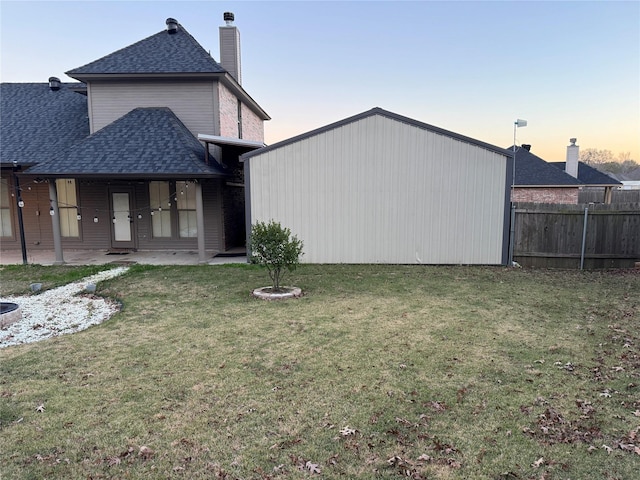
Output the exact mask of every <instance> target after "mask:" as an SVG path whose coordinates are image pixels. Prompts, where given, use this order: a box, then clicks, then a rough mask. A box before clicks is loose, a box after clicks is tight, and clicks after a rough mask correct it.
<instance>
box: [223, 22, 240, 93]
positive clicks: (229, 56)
mask: <svg viewBox="0 0 640 480" xmlns="http://www.w3.org/2000/svg"><path fill="white" fill-rule="evenodd" d="M223 18H224V21H225V23H226V25H225V26H223V27H220V65H222V68H224V69H225V70H226V71H227V72H229V73H230V74H231V76H232V77H233V78H235V79H236V81H237V82H238V83H239V84H242V73H241V71H240V32H239V31H238V28H237V27H236V26H235V25H233V20H234V16H233V13H231V12H224V16H223Z"/></svg>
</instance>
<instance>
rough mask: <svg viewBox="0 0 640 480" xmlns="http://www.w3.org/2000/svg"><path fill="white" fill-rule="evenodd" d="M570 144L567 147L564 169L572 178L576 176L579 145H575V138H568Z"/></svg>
mask: <svg viewBox="0 0 640 480" xmlns="http://www.w3.org/2000/svg"><path fill="white" fill-rule="evenodd" d="M569 141H570V142H571V145H569V146H568V147H567V162H566V163H565V166H564V171H565V172H567V173H568V174H569V175H571V176H572V177H574V178H578V160H579V159H580V147H579V146H578V145H576V141H577V139H575V138H571V139H569Z"/></svg>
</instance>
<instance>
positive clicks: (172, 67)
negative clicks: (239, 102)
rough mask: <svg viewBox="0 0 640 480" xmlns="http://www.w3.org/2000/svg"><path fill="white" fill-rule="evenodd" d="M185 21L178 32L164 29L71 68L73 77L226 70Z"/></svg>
mask: <svg viewBox="0 0 640 480" xmlns="http://www.w3.org/2000/svg"><path fill="white" fill-rule="evenodd" d="M224 72H226V70H225V69H224V68H222V67H221V66H220V65H219V64H218V63H217V62H216V61H215V60H214V59H213V58H212V57H211V55H209V54H208V53H207V52H206V51H205V49H204V48H202V46H201V45H200V44H199V43H198V42H197V41H196V40H195V39H194V38H193V37H192V36H191V35H190V34H189V32H187V31H186V30H185V29H184V28H183V27H182V25H180V26H179V27H178V30H177V31H176V32H175V33H169V32H168V31H166V30H163V31H161V32H159V33H156V34H155V35H152V36H150V37H147V38H145V39H144V40H140V41H139V42H136V43H134V44H133V45H130V46H128V47H125V48H123V49H121V50H118V51H116V52H113V53H111V54H109V55H107V56H105V57H102V58H100V59H98V60H95V61H93V62H91V63H88V64H86V65H84V66H81V67H78V68H75V69H73V70H70V71H68V72H66V73H67V75H69V76H70V77H74V78H82V77H83V76H85V75H101V74H108V75H113V74H121V75H122V74H128V75H141V74H184V73H198V74H202V73H224Z"/></svg>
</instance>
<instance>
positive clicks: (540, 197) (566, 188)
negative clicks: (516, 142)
mask: <svg viewBox="0 0 640 480" xmlns="http://www.w3.org/2000/svg"><path fill="white" fill-rule="evenodd" d="M508 150H509V151H511V152H512V155H513V152H514V147H513V146H511V147H509V148H508ZM578 158H579V147H578V145H576V139H575V138H572V139H571V145H569V146H568V147H567V159H566V161H565V162H547V161H545V160H543V159H542V158H540V157H538V156H537V155H534V154H533V153H531V145H522V146H520V147H516V148H515V186H514V189H513V194H512V199H513V201H514V202H532V203H565V204H577V203H578V196H579V194H580V192H582V191H584V190H586V189H600V190H602V200H600V201H601V202H602V203H611V190H612V189H613V188H617V187H618V186H620V185H621V183H620V182H618V181H617V180H615V179H614V178H611V177H609V176H608V175H606V174H604V173H602V172H599V171H598V170H596V169H595V168H592V167H590V166H589V165H587V164H586V163H583V162H580V161H579V160H578Z"/></svg>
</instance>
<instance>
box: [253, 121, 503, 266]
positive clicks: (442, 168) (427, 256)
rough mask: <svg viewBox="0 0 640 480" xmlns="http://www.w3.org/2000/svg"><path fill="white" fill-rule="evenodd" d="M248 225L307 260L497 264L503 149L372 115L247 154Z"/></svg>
mask: <svg viewBox="0 0 640 480" xmlns="http://www.w3.org/2000/svg"><path fill="white" fill-rule="evenodd" d="M249 162H250V163H249V169H250V179H251V182H250V187H249V188H250V199H251V213H250V214H251V221H252V222H253V223H255V222H257V221H269V220H271V219H274V220H276V221H279V222H281V223H282V224H283V225H284V226H286V227H289V228H290V229H291V230H292V232H293V233H294V234H296V235H298V237H299V238H300V239H301V240H303V241H304V245H305V248H304V252H305V254H304V256H303V257H302V259H301V260H302V261H303V262H308V263H431V264H501V263H502V261H503V232H504V218H505V216H504V215H505V185H506V162H507V159H506V157H505V156H504V155H500V154H498V153H495V152H492V151H490V150H487V149H484V148H481V147H479V146H476V145H472V144H469V143H466V142H463V141H460V140H458V139H453V138H451V137H447V136H445V135H441V134H438V133H434V132H432V131H428V130H424V129H421V128H417V127H416V126H413V125H409V124H405V123H402V122H398V121H395V120H392V119H389V118H387V117H382V116H379V115H374V116H370V117H366V118H364V119H360V120H358V121H355V122H352V123H348V124H346V125H342V126H340V127H338V128H335V129H333V130H329V131H324V132H322V133H320V134H318V135H315V136H311V137H308V138H304V139H301V140H299V141H297V142H294V143H291V144H287V145H284V146H282V147H280V148H275V149H273V150H270V151H266V152H265V153H263V154H257V155H256V156H253V157H251V158H250V160H249Z"/></svg>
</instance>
